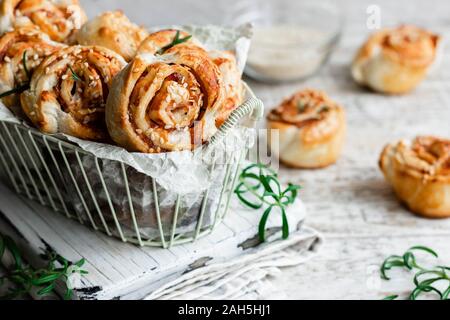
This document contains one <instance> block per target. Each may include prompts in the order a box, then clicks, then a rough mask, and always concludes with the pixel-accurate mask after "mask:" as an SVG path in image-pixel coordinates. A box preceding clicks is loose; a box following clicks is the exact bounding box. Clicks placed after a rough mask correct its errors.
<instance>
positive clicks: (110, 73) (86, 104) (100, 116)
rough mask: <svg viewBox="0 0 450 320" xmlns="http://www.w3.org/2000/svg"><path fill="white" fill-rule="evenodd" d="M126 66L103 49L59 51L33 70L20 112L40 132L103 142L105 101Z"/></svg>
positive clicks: (104, 134) (106, 136)
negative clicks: (113, 82)
mask: <svg viewBox="0 0 450 320" xmlns="http://www.w3.org/2000/svg"><path fill="white" fill-rule="evenodd" d="M125 64H126V62H125V60H124V59H123V58H122V57H121V56H120V55H118V54H117V53H115V52H114V51H112V50H109V49H107V48H104V47H95V46H93V47H92V46H91V47H90V46H70V47H66V48H64V49H61V50H59V51H57V52H55V53H53V54H52V55H51V56H49V57H48V58H47V59H45V60H44V61H43V62H42V64H41V65H40V66H39V67H38V68H37V69H36V70H35V71H34V73H33V76H32V78H31V83H30V89H29V90H27V91H25V92H23V93H22V94H21V97H20V98H21V99H20V100H21V103H22V109H23V111H24V112H25V114H26V115H27V117H28V118H29V119H30V120H31V121H32V122H33V124H34V125H35V126H36V127H37V128H38V129H39V130H41V131H42V132H45V133H65V134H68V135H72V136H75V137H78V138H81V139H86V140H96V141H104V140H106V139H108V133H107V130H106V125H105V104H106V99H107V96H108V93H109V91H110V90H111V84H112V79H113V77H114V76H115V75H116V74H117V73H118V72H119V71H120V70H121V69H122V68H123V67H124V66H125Z"/></svg>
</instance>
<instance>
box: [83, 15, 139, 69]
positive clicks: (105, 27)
mask: <svg viewBox="0 0 450 320" xmlns="http://www.w3.org/2000/svg"><path fill="white" fill-rule="evenodd" d="M147 36H148V33H147V31H145V29H143V28H141V27H139V26H138V25H136V24H134V23H132V22H130V20H129V19H128V18H127V17H126V16H125V15H124V14H123V12H121V11H114V12H105V13H103V14H101V15H99V16H97V17H95V18H94V19H92V20H90V21H88V22H87V23H85V24H84V25H83V26H82V27H81V29H80V30H79V31H78V32H77V33H76V35H75V41H76V42H77V43H78V44H81V45H97V46H103V47H106V48H108V49H111V50H113V51H115V52H117V53H118V54H120V55H121V56H122V57H124V58H125V60H126V61H130V60H131V59H133V58H134V56H135V55H136V52H137V49H138V47H139V45H140V44H141V43H142V41H143V40H144V39H145V38H146V37H147Z"/></svg>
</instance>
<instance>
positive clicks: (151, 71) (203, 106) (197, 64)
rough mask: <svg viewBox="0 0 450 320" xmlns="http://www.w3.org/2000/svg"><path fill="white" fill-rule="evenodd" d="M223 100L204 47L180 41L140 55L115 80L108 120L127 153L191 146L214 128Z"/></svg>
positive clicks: (212, 132)
mask: <svg viewBox="0 0 450 320" xmlns="http://www.w3.org/2000/svg"><path fill="white" fill-rule="evenodd" d="M169 39H170V37H169V38H168V41H169ZM163 46H164V44H160V45H158V46H156V47H155V51H157V50H160V49H159V48H161V47H163ZM223 100H224V88H223V84H222V79H221V75H220V72H219V70H218V68H217V66H216V65H215V64H214V62H213V61H212V60H211V59H210V58H209V57H208V55H207V54H206V53H205V51H204V50H203V49H201V48H199V47H196V46H193V45H190V44H178V45H175V46H173V47H171V48H170V49H168V50H167V51H165V52H164V54H163V55H152V54H141V55H138V56H137V57H136V58H135V59H134V60H133V61H132V62H131V63H130V64H129V65H128V66H127V67H126V68H125V69H124V70H123V71H122V72H121V73H120V74H119V75H118V76H117V77H116V78H115V80H114V84H113V91H112V92H111V94H110V96H109V98H108V102H107V112H106V123H107V125H108V130H109V133H110V136H111V138H112V139H113V140H114V141H115V142H116V143H117V144H119V145H120V146H122V147H124V148H126V149H127V150H129V151H140V152H146V153H155V152H164V151H178V150H192V149H193V148H194V147H195V146H196V145H197V144H199V143H202V142H204V141H206V140H208V139H209V138H210V137H211V136H212V135H213V134H214V133H215V132H216V126H215V119H216V117H217V113H218V112H219V110H220V108H221V106H222V104H223Z"/></svg>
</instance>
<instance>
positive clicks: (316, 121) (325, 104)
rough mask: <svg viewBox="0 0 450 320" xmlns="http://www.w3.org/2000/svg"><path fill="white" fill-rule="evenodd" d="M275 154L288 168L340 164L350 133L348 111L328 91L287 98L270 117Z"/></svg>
mask: <svg viewBox="0 0 450 320" xmlns="http://www.w3.org/2000/svg"><path fill="white" fill-rule="evenodd" d="M267 121H268V128H269V129H272V130H273V129H277V130H279V141H278V139H270V138H269V139H268V140H269V145H270V147H271V149H272V152H273V153H274V154H275V155H278V157H279V159H280V160H281V161H282V162H283V163H285V164H286V165H288V166H292V167H296V168H321V167H325V166H328V165H330V164H332V163H334V162H336V160H337V158H338V157H339V154H340V152H341V149H342V145H343V142H344V136H345V132H346V122H345V112H344V109H343V108H342V107H340V106H339V105H338V104H336V103H335V102H334V101H332V100H331V99H330V98H329V97H328V96H327V95H326V94H325V93H324V92H321V91H316V90H311V89H308V90H303V91H300V92H298V93H296V94H294V95H293V96H292V97H290V98H289V99H286V100H285V101H283V102H282V104H281V105H280V106H279V107H278V108H276V109H274V110H272V111H271V112H270V113H269V114H268V116H267Z"/></svg>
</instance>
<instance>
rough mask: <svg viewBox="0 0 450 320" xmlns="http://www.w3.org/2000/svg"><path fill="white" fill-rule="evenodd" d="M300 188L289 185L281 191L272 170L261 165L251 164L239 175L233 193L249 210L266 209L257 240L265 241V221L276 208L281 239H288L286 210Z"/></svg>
mask: <svg viewBox="0 0 450 320" xmlns="http://www.w3.org/2000/svg"><path fill="white" fill-rule="evenodd" d="M300 188H301V187H300V186H297V185H293V184H289V185H288V186H287V188H286V189H284V190H283V189H282V187H281V184H280V182H279V181H278V175H277V174H276V172H275V171H274V170H272V169H271V168H269V167H268V166H266V165H263V164H252V165H250V166H248V167H247V168H245V169H244V170H243V171H242V173H241V174H240V176H239V184H238V186H237V187H236V189H235V190H234V193H235V194H236V195H237V197H238V198H239V200H240V201H241V202H242V203H243V204H244V205H245V206H247V207H249V208H252V209H255V210H258V209H262V208H263V207H266V208H265V210H264V212H263V214H262V217H261V220H260V222H259V227H258V234H259V238H260V240H261V241H265V231H266V224H267V220H268V218H269V215H270V214H271V213H272V212H273V210H274V209H276V208H277V209H278V210H279V212H280V213H281V219H282V227H281V230H282V237H283V239H287V238H288V236H289V224H288V219H287V215H286V208H287V207H288V206H289V205H291V204H293V203H294V201H295V199H296V197H297V194H298V190H299V189H300Z"/></svg>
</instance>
